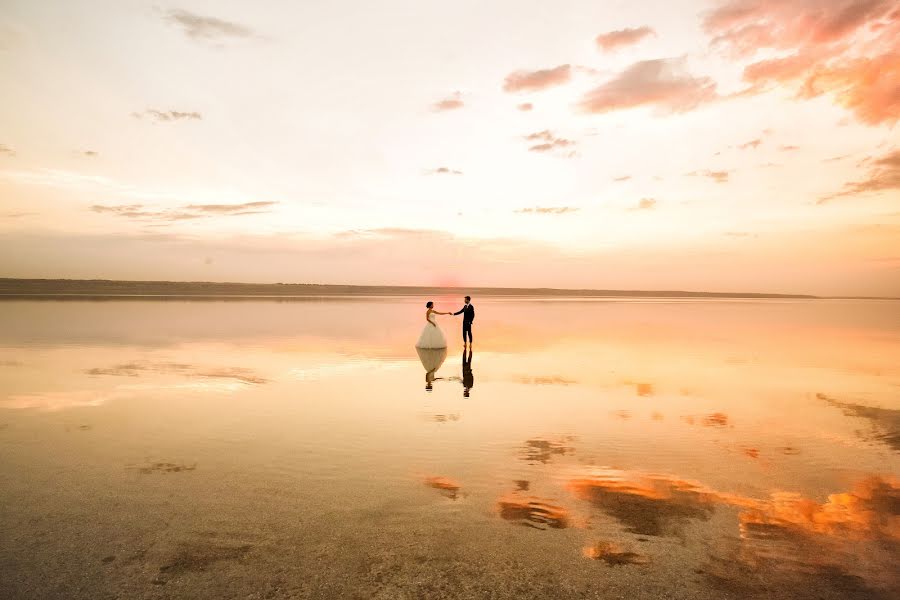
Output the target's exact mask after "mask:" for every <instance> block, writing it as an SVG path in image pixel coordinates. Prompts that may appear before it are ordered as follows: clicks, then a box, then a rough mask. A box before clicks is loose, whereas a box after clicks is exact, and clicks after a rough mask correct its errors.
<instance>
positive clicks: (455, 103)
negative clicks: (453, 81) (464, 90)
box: [431, 92, 465, 112]
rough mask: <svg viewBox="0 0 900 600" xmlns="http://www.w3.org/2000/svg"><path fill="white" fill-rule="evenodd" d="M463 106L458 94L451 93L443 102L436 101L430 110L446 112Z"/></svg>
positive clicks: (460, 96)
mask: <svg viewBox="0 0 900 600" xmlns="http://www.w3.org/2000/svg"><path fill="white" fill-rule="evenodd" d="M463 106H465V103H464V102H463V99H462V94H461V93H460V92H453V93H452V94H450V95H449V96H447V97H446V98H444V99H443V100H438V101H437V102H435V103H434V104H432V105H431V109H432V110H433V111H435V112H445V111H448V110H457V109H460V108H462V107H463Z"/></svg>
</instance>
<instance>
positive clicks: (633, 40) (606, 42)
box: [595, 26, 656, 52]
mask: <svg viewBox="0 0 900 600" xmlns="http://www.w3.org/2000/svg"><path fill="white" fill-rule="evenodd" d="M651 35H656V32H655V31H653V29H651V28H650V27H647V26H644V27H633V28H626V29H618V30H616V31H610V32H608V33H601V34H600V35H598V36H597V38H596V40H595V41H596V42H597V46H599V47H600V48H601V49H602V50H603V51H604V52H609V51H611V50H616V49H618V48H621V47H622V46H630V45H632V44H637V43H638V42H640V41H641V40H642V39H644V38H645V37H648V36H651Z"/></svg>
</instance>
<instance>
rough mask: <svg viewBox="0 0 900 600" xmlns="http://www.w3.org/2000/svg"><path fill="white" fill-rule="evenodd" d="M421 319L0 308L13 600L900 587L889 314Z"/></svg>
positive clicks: (383, 314)
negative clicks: (435, 347) (466, 331)
mask: <svg viewBox="0 0 900 600" xmlns="http://www.w3.org/2000/svg"><path fill="white" fill-rule="evenodd" d="M453 300H454V302H450V301H449V299H441V300H440V301H438V308H439V309H441V308H450V307H453V308H455V307H456V303H455V299H453ZM421 304H422V302H420V301H418V299H417V300H415V301H413V300H409V299H390V298H388V299H384V298H381V299H358V298H357V299H346V300H340V299H329V300H327V301H326V300H304V301H273V300H264V301H240V302H237V301H235V302H229V301H204V302H199V301H196V302H190V301H159V300H156V301H154V300H147V301H140V300H130V301H105V302H104V301H66V302H57V301H6V302H2V303H0V382H2V383H0V597H3V598H48V597H66V598H107V597H109V598H112V597H121V598H141V597H147V598H157V597H158V598H164V597H193V598H443V597H447V598H581V597H602V598H615V597H620V596H626V595H627V596H628V597H632V598H663V597H665V598H725V597H730V598H753V597H759V598H848V597H851V598H879V597H884V598H888V597H897V596H896V595H897V594H898V593H900V578H898V575H897V571H896V565H897V564H898V563H897V560H898V557H900V480H898V467H900V461H898V452H900V361H898V357H900V303H898V302H890V301H838V300H834V301H822V300H817V301H807V300H790V301H787V300H760V301H738V300H714V301H710V300H690V301H678V300H665V301H652V300H614V301H605V300H578V299H558V298H554V299H539V298H533V299H517V300H509V299H480V300H479V299H476V302H475V304H476V306H477V309H478V317H477V320H476V323H475V328H474V333H475V348H474V351H473V352H472V355H471V359H470V362H468V364H467V361H468V360H469V357H468V356H467V355H465V354H463V352H462V348H461V342H460V339H459V337H460V336H459V332H458V331H457V330H458V328H459V324H460V322H459V321H458V320H451V318H448V317H443V318H442V320H441V323H442V324H443V326H444V330H445V332H446V334H447V337H448V339H449V340H451V347H450V348H449V349H448V353H447V356H446V357H444V356H442V355H441V353H434V352H432V353H417V352H416V350H415V349H414V348H413V347H412V346H413V344H414V342H415V340H416V339H417V337H418V334H419V330H420V328H421V323H422V315H421V312H422V307H421ZM436 364H440V367H439V368H437V369H436V370H432V371H431V372H426V368H425V367H424V366H423V365H428V367H429V368H430V369H433V368H434V366H435V365H436Z"/></svg>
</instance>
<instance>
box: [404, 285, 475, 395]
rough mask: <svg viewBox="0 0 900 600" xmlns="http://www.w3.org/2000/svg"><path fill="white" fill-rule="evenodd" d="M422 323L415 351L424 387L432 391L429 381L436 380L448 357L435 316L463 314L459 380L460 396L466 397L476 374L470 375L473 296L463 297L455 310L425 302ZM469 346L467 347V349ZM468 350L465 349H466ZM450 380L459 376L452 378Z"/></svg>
mask: <svg viewBox="0 0 900 600" xmlns="http://www.w3.org/2000/svg"><path fill="white" fill-rule="evenodd" d="M425 308H426V310H425V320H426V321H427V323H425V327H424V329H422V334H421V335H420V336H419V341H418V342H416V351H417V352H418V354H419V359H420V360H421V361H422V366H424V367H425V371H426V373H425V389H426V390H427V391H429V392H430V391H431V389H432V384H433V382H434V381H435V380H436V379H441V378H439V377H436V376H435V375H436V373H437V370H438V369H439V368H440V367H441V364H443V362H444V359H445V358H446V357H447V338H445V337H444V332H443V331H441V328H440V327H438V324H437V322H436V321H435V318H436V316H437V315H462V316H463V323H462V335H463V356H462V368H463V375H462V379H461V380H460V381H461V382H462V384H463V396H465V397H466V398H468V397H469V390H471V389H472V387H473V386H474V385H475V377H474V375H473V374H472V323H473V322H474V321H475V307H474V306H472V298H470V297H469V296H466V298H465V304H464V305H463V307H462V308H461V309H459V310H458V311H456V312H439V311H436V310H434V302H431V301H429V302H427V303H426V304H425ZM467 347H468V348H467ZM467 349H468V352H467V351H466V350H467ZM451 379H458V378H455V377H451Z"/></svg>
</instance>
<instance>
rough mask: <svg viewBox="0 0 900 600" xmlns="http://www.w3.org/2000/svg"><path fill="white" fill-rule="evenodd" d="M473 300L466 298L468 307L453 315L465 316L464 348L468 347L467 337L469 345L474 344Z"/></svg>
mask: <svg viewBox="0 0 900 600" xmlns="http://www.w3.org/2000/svg"><path fill="white" fill-rule="evenodd" d="M471 302H472V298H470V297H469V296H466V305H465V306H463V307H462V308H461V309H459V310H458V311H456V312H455V313H453V314H454V315H462V316H463V346H465V345H466V336H468V343H469V344H471V343H472V322H473V321H474V320H475V307H474V306H472V304H471Z"/></svg>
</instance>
